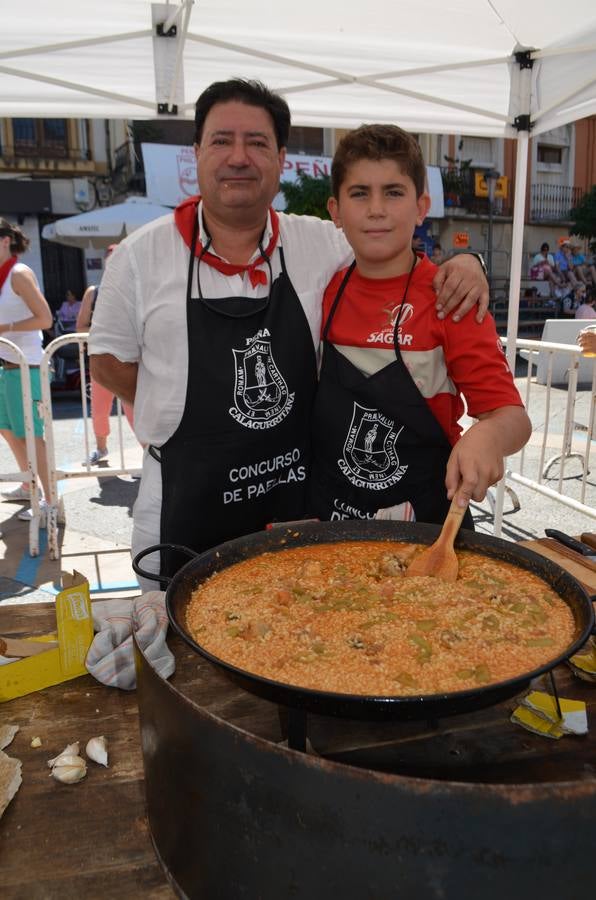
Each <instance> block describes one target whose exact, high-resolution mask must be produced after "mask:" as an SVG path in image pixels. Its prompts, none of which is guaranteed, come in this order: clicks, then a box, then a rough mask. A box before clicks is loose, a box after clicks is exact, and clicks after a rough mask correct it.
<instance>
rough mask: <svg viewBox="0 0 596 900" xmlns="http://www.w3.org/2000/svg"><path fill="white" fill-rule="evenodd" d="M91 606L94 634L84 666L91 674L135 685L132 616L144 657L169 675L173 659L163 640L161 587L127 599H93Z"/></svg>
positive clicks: (128, 688) (114, 682)
mask: <svg viewBox="0 0 596 900" xmlns="http://www.w3.org/2000/svg"><path fill="white" fill-rule="evenodd" d="M92 610H93V628H94V630H95V631H96V632H97V634H96V635H95V637H94V638H93V642H92V644H91V646H90V647H89V652H88V653H87V659H86V660H85V666H86V667H87V671H88V672H89V673H90V674H91V675H93V677H94V678H97V680H98V681H101V682H102V684H107V685H108V686H109V687H118V688H122V689H123V690H125V691H132V690H134V689H135V687H136V673H135V663H134V649H133V642H132V631H133V619H134V622H135V634H136V638H137V643H138V644H139V647H141V649H142V650H143V652H144V654H145V657H146V658H147V660H148V661H149V662H150V663H151V665H152V666H153V668H154V669H155V671H156V672H158V673H159V674H160V675H161V677H162V678H169V677H170V675H172V673H173V672H174V669H175V668H176V663H175V661H174V656H173V655H172V652H171V650H170V649H169V647H168V645H167V644H166V633H167V630H168V615H167V613H166V605H165V593H164V592H163V591H148V592H147V593H146V594H143V595H142V596H141V597H137V598H135V599H130V600H96V601H94V602H93V603H92Z"/></svg>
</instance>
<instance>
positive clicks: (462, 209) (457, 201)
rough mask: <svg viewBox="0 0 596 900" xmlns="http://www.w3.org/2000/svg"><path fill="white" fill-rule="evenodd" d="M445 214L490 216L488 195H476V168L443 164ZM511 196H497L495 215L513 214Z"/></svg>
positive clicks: (494, 205)
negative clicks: (503, 197) (504, 197)
mask: <svg viewBox="0 0 596 900" xmlns="http://www.w3.org/2000/svg"><path fill="white" fill-rule="evenodd" d="M440 168H441V179H442V181H443V195H444V201H445V215H446V216H449V215H453V214H455V215H471V216H488V212H489V210H488V203H489V201H488V197H476V196H475V193H474V179H475V175H476V170H475V169H472V168H468V167H463V168H460V167H458V166H441V167H440ZM510 203H511V200H510V198H507V199H502V198H497V199H496V200H495V201H494V202H493V215H494V216H510V215H511V206H510Z"/></svg>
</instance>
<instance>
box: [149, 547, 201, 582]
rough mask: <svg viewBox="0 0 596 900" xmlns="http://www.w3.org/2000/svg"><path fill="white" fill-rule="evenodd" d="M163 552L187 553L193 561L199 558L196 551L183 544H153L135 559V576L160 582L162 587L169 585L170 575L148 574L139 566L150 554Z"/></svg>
mask: <svg viewBox="0 0 596 900" xmlns="http://www.w3.org/2000/svg"><path fill="white" fill-rule="evenodd" d="M162 550H175V551H176V552H177V553H186V555H187V556H189V557H190V558H191V559H195V557H197V556H199V554H198V553H195V551H194V550H191V549H190V548H189V547H185V546H184V545H183V544H152V545H151V547H145V549H144V550H141V552H140V553H137V555H136V556H135V558H134V559H133V561H132V570H133V572H134V573H135V575H140V576H141V578H148V579H150V581H158V582H159V583H160V585H162V584H164V583H165V584H166V585H168V584H169V583H170V581H171V580H172V579H171V578H170V577H169V576H168V575H158V574H156V573H155V572H146V571H145V570H144V569H141V567H140V566H139V563H140V561H141V560H142V559H145V557H146V556H149V554H150V553H161V551H162Z"/></svg>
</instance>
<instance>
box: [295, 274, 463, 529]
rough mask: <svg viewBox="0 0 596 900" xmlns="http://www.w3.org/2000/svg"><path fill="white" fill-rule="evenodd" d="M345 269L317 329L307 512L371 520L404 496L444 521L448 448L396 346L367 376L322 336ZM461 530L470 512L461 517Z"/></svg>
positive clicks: (423, 517) (417, 509) (427, 518)
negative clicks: (318, 359) (319, 350)
mask: <svg viewBox="0 0 596 900" xmlns="http://www.w3.org/2000/svg"><path fill="white" fill-rule="evenodd" d="M353 270H354V264H353V265H352V266H351V267H350V268H349V269H348V271H347V272H346V275H345V277H344V279H343V281H342V283H341V285H340V287H339V290H338V292H337V295H336V297H335V300H334V302H333V305H332V307H331V311H330V313H329V316H328V318H327V321H326V323H325V327H324V330H323V342H324V350H323V365H322V369H321V374H320V380H319V388H318V391H317V397H316V400H315V408H314V413H313V428H312V435H313V437H312V452H313V461H312V468H311V483H310V499H309V513H311V514H312V515H315V516H318V517H319V518H321V519H332V520H333V519H346V518H364V519H366V518H374V515H375V513H376V512H377V510H379V509H386V508H387V507H391V506H396V505H398V504H401V503H403V502H404V501H409V502H410V503H411V504H412V506H413V507H414V513H415V515H416V520H417V521H419V522H436V523H440V522H442V521H443V520H444V518H445V515H446V513H447V510H448V509H449V501H448V500H447V495H446V488H445V468H446V465H447V460H448V459H449V454H450V453H451V446H450V444H449V441H448V440H447V437H446V435H445V433H444V431H443V429H442V428H441V426H440V425H439V423H438V422H437V420H436V419H435V417H434V416H433V414H432V413H431V411H430V410H429V408H428V405H427V403H426V400H425V399H424V397H423V396H422V394H421V393H420V391H419V390H418V388H417V387H416V385H415V383H414V381H413V379H412V376H411V375H410V373H409V371H408V369H407V368H406V365H405V363H404V362H403V360H402V358H401V354H400V352H399V349H398V346H399V345H398V340H397V331H398V327H399V322H400V315H401V311H402V309H403V306H404V302H405V299H406V295H407V291H408V286H409V283H410V278H411V275H412V272H413V270H414V266H413V267H412V270H411V272H410V278H408V283H407V285H406V289H405V293H404V296H403V299H402V301H401V306H400V310H399V314H398V316H397V320H396V323H395V329H394V349H395V360H394V362H392V363H390V364H389V365H387V366H385V368H383V369H381V370H380V371H379V372H377V373H376V374H374V375H371V376H368V377H367V376H365V375H363V374H362V373H361V372H360V371H359V370H358V369H357V368H356V366H354V365H353V364H352V363H351V362H350V361H349V360H348V359H346V357H345V356H343V355H342V354H341V353H340V352H339V351H338V350H336V348H335V347H334V346H333V344H331V343H330V342H329V341H328V340H327V335H328V333H329V329H330V326H331V322H332V320H333V316H334V315H335V313H336V311H337V307H338V304H339V301H340V299H341V296H342V294H343V292H344V290H345V287H346V285H347V283H348V280H349V278H350V275H351V274H352V272H353ZM465 524H466V525H467V527H471V525H472V522H471V516H470V515H469V514H467V519H466V523H465Z"/></svg>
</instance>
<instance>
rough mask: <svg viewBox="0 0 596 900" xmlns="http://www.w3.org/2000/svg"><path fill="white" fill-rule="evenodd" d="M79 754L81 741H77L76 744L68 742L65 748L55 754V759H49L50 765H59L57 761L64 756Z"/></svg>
mask: <svg viewBox="0 0 596 900" xmlns="http://www.w3.org/2000/svg"><path fill="white" fill-rule="evenodd" d="M78 755H79V742H78V741H75V742H74V744H68V745H67V746H66V747H65V748H64V750H63V751H62V752H61V753H59V754H58V756H55V757H54V758H53V759H48V766H49V767H50V769H51V768H52V767H53V766H55V765H57V763H58V762H59V761H60V760H61V759H62V757H63V756H78Z"/></svg>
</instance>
